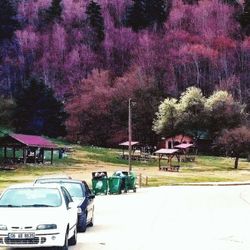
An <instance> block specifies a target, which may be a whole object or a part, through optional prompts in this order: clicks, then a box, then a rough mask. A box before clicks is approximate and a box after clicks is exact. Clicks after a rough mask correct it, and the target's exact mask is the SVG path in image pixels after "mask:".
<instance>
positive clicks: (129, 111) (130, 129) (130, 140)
mask: <svg viewBox="0 0 250 250" xmlns="http://www.w3.org/2000/svg"><path fill="white" fill-rule="evenodd" d="M131 142H132V128H131V98H129V101H128V150H129V155H128V156H129V157H128V166H129V172H130V171H132V165H131V151H132V145H131Z"/></svg>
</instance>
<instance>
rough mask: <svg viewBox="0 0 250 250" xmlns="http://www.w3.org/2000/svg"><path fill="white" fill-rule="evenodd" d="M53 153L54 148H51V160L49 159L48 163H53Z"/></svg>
mask: <svg viewBox="0 0 250 250" xmlns="http://www.w3.org/2000/svg"><path fill="white" fill-rule="evenodd" d="M53 153H54V150H53V148H52V149H51V160H50V163H51V164H53Z"/></svg>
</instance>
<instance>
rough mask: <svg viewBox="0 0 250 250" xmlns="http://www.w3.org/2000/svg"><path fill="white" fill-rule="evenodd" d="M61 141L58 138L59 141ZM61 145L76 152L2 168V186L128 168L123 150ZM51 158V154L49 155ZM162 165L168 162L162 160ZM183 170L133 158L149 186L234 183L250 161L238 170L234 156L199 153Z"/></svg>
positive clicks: (247, 174) (246, 177)
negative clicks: (169, 169) (164, 168)
mask: <svg viewBox="0 0 250 250" xmlns="http://www.w3.org/2000/svg"><path fill="white" fill-rule="evenodd" d="M56 142H57V143H58V141H56ZM59 143H60V145H67V146H70V147H72V149H73V151H72V152H70V153H67V157H65V158H63V159H58V154H57V153H55V154H54V164H53V165H50V164H49V163H47V164H44V165H42V164H38V165H35V164H26V165H17V169H15V170H9V171H5V170H1V171H0V189H3V188H5V187H6V186H8V185H10V184H15V183H20V182H29V181H33V180H34V179H35V178H37V177H38V176H41V175H48V174H68V175H70V176H72V177H73V178H77V179H81V180H83V179H84V180H86V181H87V182H88V183H89V185H90V186H91V178H92V175H91V173H92V172H94V171H99V170H103V171H107V172H108V175H109V176H110V175H112V174H113V172H114V171H116V170H128V161H127V160H123V159H121V158H119V157H118V155H119V154H118V152H119V151H121V150H120V149H109V148H101V147H90V146H84V147H81V146H79V145H70V144H66V143H65V142H61V141H59ZM46 159H48V160H49V159H50V154H49V153H48V154H47V155H46ZM162 164H167V162H164V161H162ZM173 164H180V166H181V168H180V171H179V172H177V173H174V172H164V171H159V170H158V160H151V161H149V162H140V161H132V168H133V171H134V172H135V173H136V174H137V175H139V174H141V175H142V176H143V177H144V178H143V184H144V185H145V177H146V176H147V177H148V186H162V185H183V184H187V183H197V182H199V183H200V182H227V181H230V182H233V181H250V163H249V162H247V161H246V160H245V159H241V160H240V162H239V169H238V170H235V169H234V168H233V166H234V159H231V158H225V157H214V156H197V157H196V160H195V162H188V163H183V162H181V163H178V162H177V161H173Z"/></svg>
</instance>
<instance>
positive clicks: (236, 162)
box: [234, 156, 239, 169]
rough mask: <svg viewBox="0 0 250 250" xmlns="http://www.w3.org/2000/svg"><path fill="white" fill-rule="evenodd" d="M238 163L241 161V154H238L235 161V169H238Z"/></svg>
mask: <svg viewBox="0 0 250 250" xmlns="http://www.w3.org/2000/svg"><path fill="white" fill-rule="evenodd" d="M238 163H239V156H236V158H235V162H234V169H238Z"/></svg>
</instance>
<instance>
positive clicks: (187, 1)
mask: <svg viewBox="0 0 250 250" xmlns="http://www.w3.org/2000/svg"><path fill="white" fill-rule="evenodd" d="M182 1H183V3H184V4H198V2H199V0H182Z"/></svg>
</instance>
